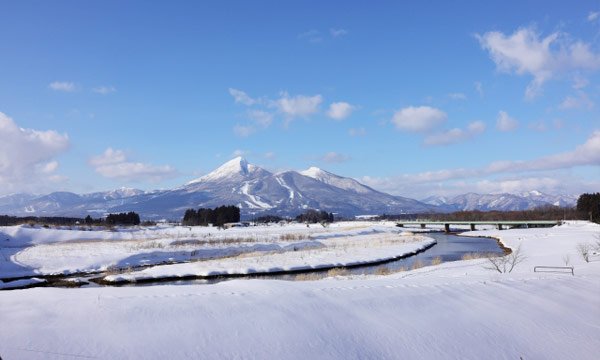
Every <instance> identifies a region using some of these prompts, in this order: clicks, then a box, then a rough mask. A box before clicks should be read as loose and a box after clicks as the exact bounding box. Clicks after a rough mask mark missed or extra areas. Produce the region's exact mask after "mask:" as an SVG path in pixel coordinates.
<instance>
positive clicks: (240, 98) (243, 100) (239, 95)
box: [229, 88, 257, 106]
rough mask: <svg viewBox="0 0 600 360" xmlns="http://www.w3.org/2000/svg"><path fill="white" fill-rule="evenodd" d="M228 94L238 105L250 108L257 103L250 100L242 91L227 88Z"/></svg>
mask: <svg viewBox="0 0 600 360" xmlns="http://www.w3.org/2000/svg"><path fill="white" fill-rule="evenodd" d="M229 94H230V95H231V96H233V99H234V100H235V102H236V103H240V104H243V105H246V106H251V105H254V104H256V103H257V100H256V99H253V98H251V97H250V96H248V94H246V93H245V92H244V91H242V90H238V89H234V88H229Z"/></svg>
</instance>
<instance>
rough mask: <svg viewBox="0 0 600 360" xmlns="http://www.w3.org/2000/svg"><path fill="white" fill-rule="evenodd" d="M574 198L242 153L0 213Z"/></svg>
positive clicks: (438, 207) (169, 215)
mask: <svg viewBox="0 0 600 360" xmlns="http://www.w3.org/2000/svg"><path fill="white" fill-rule="evenodd" d="M575 201H576V199H575V197H572V196H571V197H568V196H565V197H559V196H552V195H547V194H543V193H541V192H539V191H535V190H532V191H530V192H527V193H524V194H521V196H519V195H515V194H498V195H493V194H476V193H468V194H463V195H457V196H454V197H436V196H431V197H428V198H426V199H423V200H422V201H418V200H415V199H410V198H406V197H402V196H397V195H391V194H387V193H384V192H380V191H377V190H375V189H372V188H371V187H369V186H367V185H364V184H362V183H360V182H359V181H357V180H355V179H352V178H348V177H343V176H340V175H336V174H334V173H331V172H328V171H326V170H323V169H320V168H317V167H310V168H308V169H306V170H303V171H294V170H288V171H283V172H279V173H271V172H269V171H267V170H265V169H263V168H261V167H259V166H256V165H253V164H250V163H248V162H247V161H246V159H244V158H243V157H236V158H234V159H231V160H229V161H227V162H225V163H224V164H222V165H221V166H219V167H218V168H216V169H215V170H213V171H211V172H209V173H208V174H206V175H204V176H201V177H199V178H197V179H194V180H191V181H189V182H187V183H185V184H184V185H182V186H180V187H178V188H174V189H167V190H154V191H143V190H139V189H134V188H125V187H123V188H119V189H114V190H110V191H104V192H94V193H88V194H75V193H71V192H64V191H63V192H60V191H59V192H53V193H50V194H46V195H32V194H11V195H5V196H0V214H10V215H19V216H25V215H27V216H31V215H35V216H77V217H83V216H86V215H92V216H93V217H98V216H104V215H105V214H108V213H114V212H124V211H136V212H138V213H139V214H140V215H141V216H142V217H143V218H146V219H172V220H178V219H180V218H181V216H182V215H183V213H184V212H185V210H186V209H189V208H199V207H211V208H212V207H216V206H221V205H236V206H238V207H240V209H241V213H242V217H243V218H252V217H255V216H260V215H267V214H269V215H279V216H294V215H297V214H299V213H301V212H303V211H305V210H307V209H317V210H325V211H328V212H333V213H336V214H338V215H341V216H345V217H349V216H356V215H376V214H402V213H424V212H450V211H458V210H484V211H487V210H523V209H528V208H533V207H538V206H545V205H550V204H559V205H561V206H564V205H565V204H567V205H572V204H573V203H574V202H575Z"/></svg>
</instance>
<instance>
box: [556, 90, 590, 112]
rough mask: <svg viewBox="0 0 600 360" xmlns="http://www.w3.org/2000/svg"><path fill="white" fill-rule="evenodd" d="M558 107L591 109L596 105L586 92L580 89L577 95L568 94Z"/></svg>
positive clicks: (563, 108) (564, 108)
mask: <svg viewBox="0 0 600 360" xmlns="http://www.w3.org/2000/svg"><path fill="white" fill-rule="evenodd" d="M558 107H559V109H562V110H572V109H591V108H593V107H594V102H593V101H592V100H590V98H589V97H588V96H587V94H586V93H584V92H583V91H578V92H577V95H576V96H572V95H569V96H567V97H566V98H565V99H564V100H563V101H562V102H561V103H560V105H558Z"/></svg>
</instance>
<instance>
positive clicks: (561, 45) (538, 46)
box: [477, 27, 600, 99]
mask: <svg viewBox="0 0 600 360" xmlns="http://www.w3.org/2000/svg"><path fill="white" fill-rule="evenodd" d="M477 39H478V40H479V43H480V44H481V46H482V47H483V48H484V49H485V50H487V51H488V52H489V54H490V57H491V58H492V60H493V61H494V63H495V64H496V67H497V68H498V70H499V71H503V72H507V73H513V72H514V73H516V74H518V75H524V74H529V75H531V76H533V80H532V82H531V83H530V84H529V85H528V86H527V89H526V91H525V96H526V97H527V98H528V99H531V98H534V97H536V96H537V95H539V93H540V91H541V88H542V85H543V84H544V83H545V82H546V81H548V80H550V79H552V78H555V77H557V76H558V75H562V74H569V73H571V72H573V71H582V70H597V69H598V68H600V54H597V53H594V52H593V51H592V50H591V47H590V45H589V44H588V43H585V42H583V41H579V40H577V41H575V40H573V39H571V38H570V37H568V36H566V34H562V33H559V32H554V33H552V34H550V35H548V36H546V37H544V38H542V39H540V36H539V34H538V33H537V32H536V31H535V29H533V28H532V27H529V28H521V29H519V30H517V31H515V32H514V33H513V34H512V35H505V34H503V33H501V32H497V31H491V32H487V33H485V34H483V35H477Z"/></svg>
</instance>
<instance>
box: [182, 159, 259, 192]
mask: <svg viewBox="0 0 600 360" xmlns="http://www.w3.org/2000/svg"><path fill="white" fill-rule="evenodd" d="M256 169H259V168H258V167H257V166H254V165H252V164H248V161H246V159H244V158H243V157H241V156H238V157H235V158H233V159H231V160H229V161H227V162H226V163H224V164H223V165H221V166H219V167H218V168H217V169H216V170H213V171H212V172H210V173H208V174H206V175H204V176H202V177H200V178H198V179H196V180H192V181H190V182H189V183H188V185H189V184H195V183H199V182H202V181H214V180H220V179H226V178H231V177H234V176H236V175H237V176H246V175H248V174H250V173H252V172H254V171H255V170H256Z"/></svg>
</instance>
